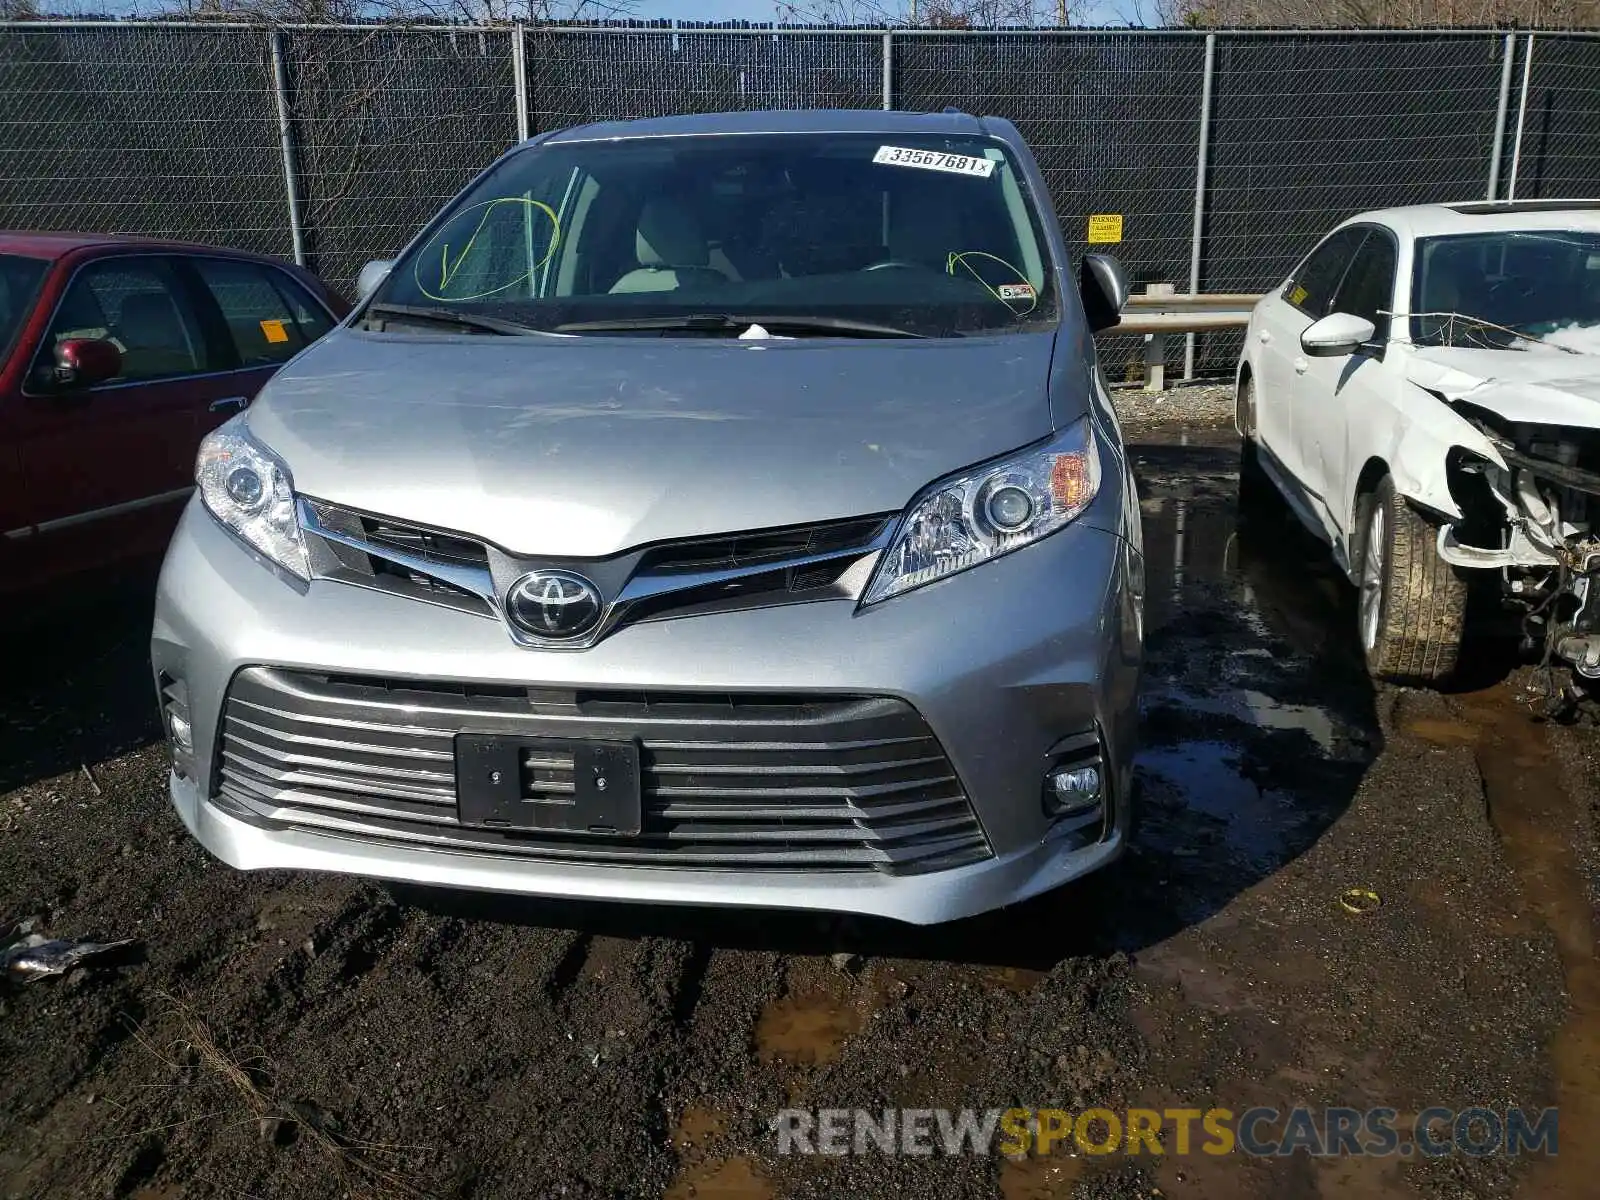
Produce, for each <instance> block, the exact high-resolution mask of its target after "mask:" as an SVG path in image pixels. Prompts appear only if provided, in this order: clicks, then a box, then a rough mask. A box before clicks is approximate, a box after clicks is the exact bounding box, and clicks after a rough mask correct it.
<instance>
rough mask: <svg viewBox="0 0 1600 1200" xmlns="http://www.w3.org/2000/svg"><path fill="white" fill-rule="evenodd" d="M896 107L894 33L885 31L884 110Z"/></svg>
mask: <svg viewBox="0 0 1600 1200" xmlns="http://www.w3.org/2000/svg"><path fill="white" fill-rule="evenodd" d="M893 107H894V31H893V30H889V29H885V30H884V31H883V110H884V112H888V111H889V110H890V109H891V108H893Z"/></svg>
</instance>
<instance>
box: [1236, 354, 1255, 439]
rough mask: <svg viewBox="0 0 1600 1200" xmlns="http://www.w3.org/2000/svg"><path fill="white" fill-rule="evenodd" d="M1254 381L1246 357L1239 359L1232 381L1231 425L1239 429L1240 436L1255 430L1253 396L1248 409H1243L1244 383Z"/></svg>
mask: <svg viewBox="0 0 1600 1200" xmlns="http://www.w3.org/2000/svg"><path fill="white" fill-rule="evenodd" d="M1254 382H1255V372H1254V371H1253V370H1251V367H1250V360H1249V359H1248V358H1244V359H1240V360H1239V371H1238V374H1237V375H1236V376H1235V377H1234V381H1233V427H1234V428H1235V429H1237V430H1238V431H1239V436H1240V437H1250V436H1252V435H1253V434H1254V433H1255V431H1256V412H1255V403H1254V397H1253V396H1252V398H1251V405H1250V410H1249V412H1248V413H1246V411H1245V402H1244V385H1245V384H1247V383H1252V384H1253V383H1254Z"/></svg>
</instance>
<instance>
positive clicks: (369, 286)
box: [356, 258, 394, 300]
mask: <svg viewBox="0 0 1600 1200" xmlns="http://www.w3.org/2000/svg"><path fill="white" fill-rule="evenodd" d="M393 266H394V259H392V258H375V259H373V260H372V261H371V262H369V263H367V264H366V266H364V267H362V268H361V274H359V275H357V276H356V299H357V300H365V299H366V298H367V297H368V296H370V295H372V293H373V292H375V291H377V290H378V285H379V284H380V283H382V282H383V281H384V280H385V279H387V278H388V277H389V268H391V267H393Z"/></svg>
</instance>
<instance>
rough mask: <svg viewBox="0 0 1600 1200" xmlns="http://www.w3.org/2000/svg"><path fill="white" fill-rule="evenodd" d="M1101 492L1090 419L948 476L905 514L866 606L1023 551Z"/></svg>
mask: <svg viewBox="0 0 1600 1200" xmlns="http://www.w3.org/2000/svg"><path fill="white" fill-rule="evenodd" d="M1099 490H1100V454H1099V452H1098V451H1097V450H1096V449H1095V442H1094V434H1093V433H1092V432H1091V431H1090V429H1089V422H1088V420H1087V419H1085V420H1082V421H1079V422H1078V423H1077V424H1076V425H1073V426H1072V427H1071V428H1069V429H1067V430H1065V431H1064V432H1063V433H1061V434H1059V435H1057V436H1056V437H1054V438H1052V439H1051V440H1050V441H1049V443H1047V444H1046V445H1044V446H1034V447H1031V448H1029V449H1027V450H1025V451H1023V452H1022V453H1021V454H1017V455H1014V456H1013V457H1011V458H1008V459H1003V460H1002V461H1000V462H997V463H990V464H989V465H988V466H985V467H980V468H978V469H976V470H972V471H966V472H963V473H962V474H960V475H957V476H954V477H952V478H950V479H941V480H940V481H939V482H938V483H935V484H933V485H932V486H930V487H928V488H925V489H924V490H923V491H922V493H921V494H920V495H919V496H917V498H916V499H915V500H913V501H912V502H911V506H910V507H909V508H908V509H907V510H906V513H905V516H904V517H902V518H901V520H900V527H899V529H897V530H896V531H895V537H894V541H893V542H891V543H890V544H889V548H888V549H887V550H885V551H884V552H883V556H882V557H881V558H880V559H879V560H878V566H877V569H876V570H875V571H874V572H873V575H872V582H871V583H870V584H868V585H867V590H866V594H865V595H864V596H863V597H862V600H861V603H862V606H863V607H865V606H866V605H868V604H876V603H877V602H878V601H879V600H887V599H888V598H889V597H890V596H898V595H899V594H900V593H901V592H908V591H910V590H911V589H912V588H916V587H921V586H922V585H923V584H925V583H932V582H933V581H934V580H936V579H943V578H944V577H945V576H946V575H954V574H955V573H956V572H957V571H965V570H966V569H967V568H968V567H975V566H977V565H978V564H979V563H985V562H988V561H989V560H990V559H991V558H999V557H1000V555H1002V554H1009V553H1011V551H1013V550H1020V549H1021V548H1022V547H1024V546H1026V545H1029V544H1030V543H1032V542H1036V541H1038V540H1039V539H1040V538H1042V537H1045V536H1047V535H1049V534H1052V533H1054V532H1055V531H1056V530H1058V529H1060V528H1061V527H1062V526H1063V525H1065V524H1066V523H1067V522H1068V521H1070V520H1072V519H1073V518H1074V517H1076V516H1077V515H1078V514H1079V513H1081V512H1083V510H1084V509H1085V508H1087V507H1089V501H1091V500H1093V499H1094V497H1095V493H1096V492H1098V491H1099Z"/></svg>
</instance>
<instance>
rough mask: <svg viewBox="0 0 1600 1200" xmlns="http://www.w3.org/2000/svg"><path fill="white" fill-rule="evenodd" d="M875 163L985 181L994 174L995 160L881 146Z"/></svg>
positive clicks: (968, 155) (941, 151)
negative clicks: (977, 177)
mask: <svg viewBox="0 0 1600 1200" xmlns="http://www.w3.org/2000/svg"><path fill="white" fill-rule="evenodd" d="M872 161H873V162H875V163H888V164H889V165H890V166H892V167H921V168H922V169H923V170H925V171H948V172H949V173H950V174H952V175H977V176H980V177H982V178H984V179H987V178H989V176H990V175H992V174H994V160H992V159H988V158H979V157H978V156H976V155H972V154H946V153H945V152H944V151H943V150H913V149H911V148H910V147H908V146H879V147H878V152H877V153H876V154H874V155H873V156H872Z"/></svg>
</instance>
